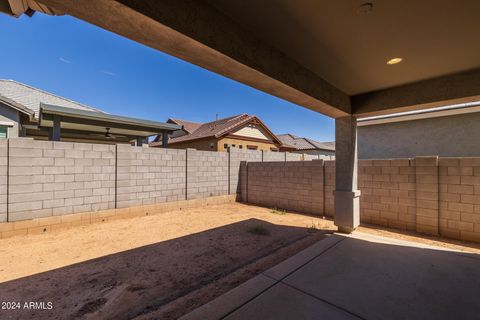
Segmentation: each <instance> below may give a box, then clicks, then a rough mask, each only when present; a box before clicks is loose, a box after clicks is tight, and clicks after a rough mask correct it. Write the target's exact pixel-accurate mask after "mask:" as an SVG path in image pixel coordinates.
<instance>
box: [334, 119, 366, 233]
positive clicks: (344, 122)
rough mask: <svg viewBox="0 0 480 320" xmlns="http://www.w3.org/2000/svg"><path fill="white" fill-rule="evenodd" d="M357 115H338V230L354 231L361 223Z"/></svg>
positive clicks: (336, 179)
mask: <svg viewBox="0 0 480 320" xmlns="http://www.w3.org/2000/svg"><path fill="white" fill-rule="evenodd" d="M357 165H358V163H357V119H356V118H355V117H353V116H345V117H340V118H337V119H335V193H334V206H335V207H334V223H335V225H336V226H337V227H338V231H339V232H345V233H351V232H352V231H353V230H355V228H356V227H358V225H359V224H360V191H359V190H357Z"/></svg>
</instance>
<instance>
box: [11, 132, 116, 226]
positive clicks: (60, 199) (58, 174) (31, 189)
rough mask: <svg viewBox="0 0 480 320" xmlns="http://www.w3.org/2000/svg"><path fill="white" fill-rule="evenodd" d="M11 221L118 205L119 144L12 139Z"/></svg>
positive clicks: (96, 209)
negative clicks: (117, 157)
mask: <svg viewBox="0 0 480 320" xmlns="http://www.w3.org/2000/svg"><path fill="white" fill-rule="evenodd" d="M8 144H9V148H8V160H7V161H8V166H7V167H6V169H7V171H8V208H7V210H8V217H9V220H10V221H17V220H25V219H32V218H41V217H49V216H52V215H61V214H70V213H79V212H87V211H98V210H106V209H111V208H114V206H115V146H110V145H99V144H87V143H65V142H51V141H34V140H31V139H10V140H9V141H8Z"/></svg>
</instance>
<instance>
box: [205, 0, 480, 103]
mask: <svg viewBox="0 0 480 320" xmlns="http://www.w3.org/2000/svg"><path fill="white" fill-rule="evenodd" d="M365 2H367V1H357V0H341V1H335V0H330V1H325V0H300V1H291V0H262V1H245V0H229V1H223V0H212V1H210V3H211V4H212V5H214V6H215V7H216V8H218V9H219V10H221V11H222V12H224V13H225V14H226V15H228V16H229V17H230V18H232V19H233V20H235V21H236V22H237V23H239V24H240V25H242V26H243V27H244V28H246V29H248V30H249V31H251V32H252V33H254V34H255V35H256V36H257V37H259V38H260V39H261V40H262V41H265V42H268V43H270V44H271V45H272V46H274V47H276V48H277V49H279V50H280V51H282V52H284V53H285V54H287V55H288V56H290V57H291V58H293V59H294V60H296V61H297V62H299V63H300V64H302V65H303V66H305V67H307V68H309V69H310V70H312V71H314V72H315V73H316V74H317V75H319V76H320V77H322V78H324V79H325V80H327V81H328V82H330V83H331V84H333V85H334V86H336V87H337V88H339V89H340V90H342V91H344V92H346V93H347V94H350V95H354V94H359V93H365V92H370V91H375V90H379V89H384V88H390V87H394V86H398V85H402V84H407V83H412V82H416V81H419V80H424V79H429V78H434V77H438V76H442V75H448V74H452V73H456V72H459V71H464V70H469V69H474V68H478V67H479V66H480V41H479V39H480V19H478V14H479V13H480V1H476V0H463V1H462V0H457V1H452V0H421V1H415V0H384V1H371V3H372V4H373V9H372V11H371V12H370V13H364V14H361V13H360V14H359V13H357V11H358V8H359V6H360V5H362V4H364V3H365ZM393 57H401V58H403V61H402V62H401V63H399V64H397V65H387V64H386V61H387V60H388V59H390V58H393Z"/></svg>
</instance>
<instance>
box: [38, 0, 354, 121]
mask: <svg viewBox="0 0 480 320" xmlns="http://www.w3.org/2000/svg"><path fill="white" fill-rule="evenodd" d="M42 3H43V4H45V5H47V6H49V7H51V8H55V10H56V11H58V12H65V13H66V14H69V15H72V16H75V17H77V18H79V19H82V20H85V21H88V22H90V23H92V24H95V25H97V26H100V27H102V28H104V29H107V30H110V31H112V32H115V33H117V34H120V35H122V36H125V37H127V38H130V39H132V40H134V41H137V42H140V43H143V44H145V45H147V46H149V47H152V48H155V49H158V50H160V51H163V52H166V53H168V54H170V55H173V56H175V57H178V58H180V59H183V60H186V61H188V62H191V63H193V64H196V65H198V66H201V67H203V68H206V69H208V70H211V71H213V72H216V73H218V74H221V75H224V76H226V77H229V78H232V79H234V80H237V81H239V82H242V83H244V84H247V85H249V86H252V87H254V88H257V89H259V90H262V91H264V92H267V93H269V94H272V95H274V96H277V97H280V98H283V99H285V100H288V101H291V102H293V103H296V104H299V105H302V106H305V107H307V108H310V109H312V110H314V111H317V112H320V113H323V114H325V115H328V116H331V117H334V118H337V117H340V116H345V115H348V114H350V113H351V108H350V97H349V96H348V95H347V94H346V93H344V92H342V91H341V90H339V89H338V88H336V87H334V86H333V85H331V84H330V83H329V82H327V81H326V80H324V79H323V78H321V77H320V76H318V75H317V74H315V73H314V72H312V71H311V70H309V69H307V68H305V67H303V66H302V65H301V64H300V63H298V62H297V61H295V60H293V59H292V58H290V57H288V56H287V55H286V54H284V53H283V52H282V51H280V50H278V49H276V48H274V47H272V46H270V45H269V44H267V43H265V42H262V41H260V40H259V39H258V38H256V37H255V34H254V33H252V32H248V31H247V30H245V29H243V28H242V27H241V26H240V25H239V24H238V23H236V22H234V21H233V20H232V19H230V18H228V17H227V16H226V15H225V14H223V13H222V12H221V11H220V10H218V9H216V8H214V7H213V6H212V5H210V4H209V3H208V2H207V1H198V0H197V1H157V0H145V1H130V0H116V1H111V0H95V1H73V0H71V1H65V0H42Z"/></svg>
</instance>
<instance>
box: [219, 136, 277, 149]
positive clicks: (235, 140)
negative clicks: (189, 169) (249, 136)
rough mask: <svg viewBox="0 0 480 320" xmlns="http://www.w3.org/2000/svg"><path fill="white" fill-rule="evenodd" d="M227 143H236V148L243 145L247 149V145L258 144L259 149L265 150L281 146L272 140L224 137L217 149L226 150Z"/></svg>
mask: <svg viewBox="0 0 480 320" xmlns="http://www.w3.org/2000/svg"><path fill="white" fill-rule="evenodd" d="M225 144H228V145H229V146H231V145H232V144H234V145H235V148H237V149H239V146H243V149H247V146H257V150H259V151H260V150H263V151H271V148H279V146H278V145H276V144H274V143H272V142H259V141H252V140H242V139H238V138H222V139H220V140H218V144H217V150H218V151H226V150H227V149H226V148H225V146H224V145H225Z"/></svg>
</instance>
